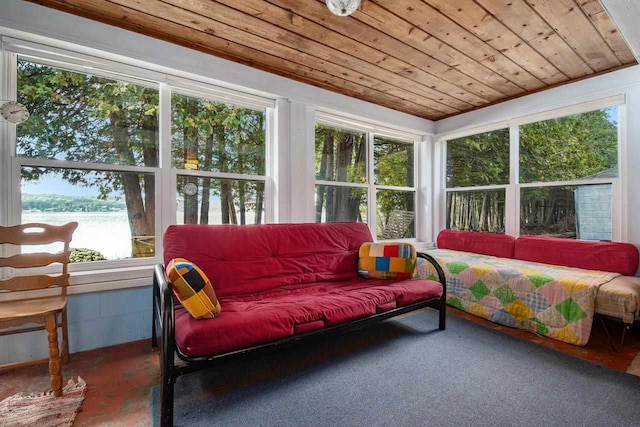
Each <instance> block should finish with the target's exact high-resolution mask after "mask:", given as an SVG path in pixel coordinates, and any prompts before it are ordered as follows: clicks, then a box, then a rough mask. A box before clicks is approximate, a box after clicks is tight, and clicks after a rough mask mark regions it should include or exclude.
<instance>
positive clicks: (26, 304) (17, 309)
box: [0, 295, 67, 321]
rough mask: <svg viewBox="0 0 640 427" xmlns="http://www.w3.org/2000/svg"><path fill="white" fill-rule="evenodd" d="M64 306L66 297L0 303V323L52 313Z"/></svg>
mask: <svg viewBox="0 0 640 427" xmlns="http://www.w3.org/2000/svg"><path fill="white" fill-rule="evenodd" d="M66 304H67V297H66V296H62V295H58V296H53V297H44V298H31V299H24V300H17V301H4V302H0V321H2V320H9V319H20V318H23V317H32V316H38V315H42V314H47V313H53V312H56V311H60V310H62V309H63V308H64V306H65V305H66Z"/></svg>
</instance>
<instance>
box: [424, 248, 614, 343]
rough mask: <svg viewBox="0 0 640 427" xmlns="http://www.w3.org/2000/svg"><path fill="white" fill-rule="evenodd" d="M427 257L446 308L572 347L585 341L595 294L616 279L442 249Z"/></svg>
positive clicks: (428, 273) (599, 273)
mask: <svg viewBox="0 0 640 427" xmlns="http://www.w3.org/2000/svg"><path fill="white" fill-rule="evenodd" d="M427 252H428V253H429V254H430V255H432V256H433V257H435V258H436V260H437V261H438V262H439V263H440V265H441V266H442V268H443V270H444V272H445V276H446V278H447V303H448V304H449V305H451V306H454V307H456V308H459V309H460V310H463V311H466V312H469V313H471V314H474V315H476V316H480V317H482V318H485V319H488V320H491V321H493V322H496V323H500V324H502V325H506V326H511V327H515V328H520V329H526V330H530V331H532V332H535V333H538V334H540V335H545V336H548V337H551V338H555V339H557V340H560V341H564V342H567V343H570V344H575V345H585V344H586V343H587V342H588V341H589V335H590V334H591V325H592V323H593V313H594V309H595V300H596V294H597V293H598V288H599V287H600V285H603V284H605V283H607V282H609V281H610V280H612V279H613V278H614V277H616V276H619V274H618V273H608V272H603V271H595V270H582V269H577V268H570V267H562V266H556V265H548V264H540V263H534V262H527V261H521V260H517V259H507V258H497V257H493V256H487V255H479V254H473V253H469V252H459V251H452V250H448V249H433V250H429V251H427ZM418 261H419V262H418V267H417V272H418V274H419V275H420V277H423V278H431V279H435V277H436V275H435V270H433V267H432V266H431V264H430V263H428V262H426V261H425V260H423V259H420V258H419V259H418Z"/></svg>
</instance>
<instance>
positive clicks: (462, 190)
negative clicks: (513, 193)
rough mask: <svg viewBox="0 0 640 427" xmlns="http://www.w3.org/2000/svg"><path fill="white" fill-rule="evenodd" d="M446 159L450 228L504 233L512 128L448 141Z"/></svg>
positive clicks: (448, 224) (447, 210) (447, 211)
mask: <svg viewBox="0 0 640 427" xmlns="http://www.w3.org/2000/svg"><path fill="white" fill-rule="evenodd" d="M446 156H447V157H446V158H447V161H446V165H447V169H446V186H447V205H446V215H447V216H446V218H447V221H446V226H447V228H449V229H453V230H474V231H488V232H492V233H504V232H505V197H506V185H507V184H509V166H510V165H509V129H498V130H495V131H491V132H485V133H481V134H476V135H471V136H467V137H464V138H458V139H453V140H451V141H448V142H447V149H446ZM470 187H482V189H480V188H478V189H470Z"/></svg>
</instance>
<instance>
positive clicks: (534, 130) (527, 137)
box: [520, 107, 618, 183]
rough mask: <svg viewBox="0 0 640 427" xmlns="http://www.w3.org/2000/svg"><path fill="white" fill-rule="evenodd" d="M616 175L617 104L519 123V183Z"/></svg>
mask: <svg viewBox="0 0 640 427" xmlns="http://www.w3.org/2000/svg"><path fill="white" fill-rule="evenodd" d="M617 176H618V109H617V107H611V108H606V109H604V110H597V111H590V112H588V113H582V114H576V115H573V116H567V117H561V118H558V119H553V120H545V121H543V122H536V123H531V124H528V125H523V126H520V182H521V183H526V182H539V181H568V180H574V179H591V178H611V177H617Z"/></svg>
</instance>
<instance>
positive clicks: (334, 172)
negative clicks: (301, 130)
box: [316, 124, 367, 183]
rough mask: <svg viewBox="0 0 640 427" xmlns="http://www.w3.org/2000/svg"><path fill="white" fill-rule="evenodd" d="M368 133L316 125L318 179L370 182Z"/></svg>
mask: <svg viewBox="0 0 640 427" xmlns="http://www.w3.org/2000/svg"><path fill="white" fill-rule="evenodd" d="M366 164H367V134H366V133H364V132H356V131H350V130H346V129H338V128H333V127H328V126H323V125H319V124H316V179H317V180H320V181H339V182H362V183H364V182H367V173H366V171H367V168H366Z"/></svg>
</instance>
